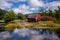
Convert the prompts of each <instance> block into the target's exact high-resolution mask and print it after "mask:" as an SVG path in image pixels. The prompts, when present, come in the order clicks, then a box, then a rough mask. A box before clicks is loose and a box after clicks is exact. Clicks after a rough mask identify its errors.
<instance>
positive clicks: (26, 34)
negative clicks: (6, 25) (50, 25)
mask: <svg viewBox="0 0 60 40" xmlns="http://www.w3.org/2000/svg"><path fill="white" fill-rule="evenodd" d="M0 40H60V39H59V38H58V36H57V35H56V34H55V33H54V32H52V33H49V31H48V30H46V31H44V30H42V29H40V30H34V29H28V28H22V29H17V28H16V29H15V30H14V31H13V32H12V33H10V32H9V31H4V32H0Z"/></svg>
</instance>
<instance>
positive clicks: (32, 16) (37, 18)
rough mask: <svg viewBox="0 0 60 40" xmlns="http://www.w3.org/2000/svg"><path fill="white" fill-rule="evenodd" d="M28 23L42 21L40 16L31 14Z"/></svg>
mask: <svg viewBox="0 0 60 40" xmlns="http://www.w3.org/2000/svg"><path fill="white" fill-rule="evenodd" d="M27 19H28V22H38V21H39V20H40V19H41V16H40V14H29V15H28V17H27Z"/></svg>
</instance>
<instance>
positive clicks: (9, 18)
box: [4, 10, 17, 21]
mask: <svg viewBox="0 0 60 40" xmlns="http://www.w3.org/2000/svg"><path fill="white" fill-rule="evenodd" d="M15 19H17V15H16V14H15V13H14V12H13V11H12V10H11V11H9V12H8V13H6V14H5V16H4V20H5V21H12V20H15Z"/></svg>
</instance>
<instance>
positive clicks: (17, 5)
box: [0, 0, 60, 14]
mask: <svg viewBox="0 0 60 40" xmlns="http://www.w3.org/2000/svg"><path fill="white" fill-rule="evenodd" d="M58 6H60V0H0V8H1V9H3V10H8V11H10V10H13V11H14V12H15V13H23V14H28V13H36V12H39V10H41V9H43V10H48V9H50V10H52V11H54V10H55V9H57V7H58Z"/></svg>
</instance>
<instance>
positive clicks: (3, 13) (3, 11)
mask: <svg viewBox="0 0 60 40" xmlns="http://www.w3.org/2000/svg"><path fill="white" fill-rule="evenodd" d="M6 13H7V11H5V10H2V9H0V20H1V19H3V17H4V15H5V14H6Z"/></svg>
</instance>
